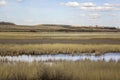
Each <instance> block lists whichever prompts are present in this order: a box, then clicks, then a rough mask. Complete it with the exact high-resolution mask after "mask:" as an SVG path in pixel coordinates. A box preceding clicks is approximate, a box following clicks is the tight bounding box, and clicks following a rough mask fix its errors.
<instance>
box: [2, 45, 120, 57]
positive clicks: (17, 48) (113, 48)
mask: <svg viewBox="0 0 120 80" xmlns="http://www.w3.org/2000/svg"><path fill="white" fill-rule="evenodd" d="M107 52H120V45H113V44H111V45H110V44H86V45H83V44H24V45H18V44H0V55H23V54H25V55H38V54H60V53H61V54H76V53H78V54H80V53H96V54H102V53H107Z"/></svg>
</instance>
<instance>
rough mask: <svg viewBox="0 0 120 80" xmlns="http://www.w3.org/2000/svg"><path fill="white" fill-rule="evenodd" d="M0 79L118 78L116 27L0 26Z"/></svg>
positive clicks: (119, 56) (119, 43)
mask: <svg viewBox="0 0 120 80" xmlns="http://www.w3.org/2000/svg"><path fill="white" fill-rule="evenodd" d="M0 31H1V32H0V80H119V79H120V77H119V74H120V29H118V28H106V27H87V26H86V27H83V26H81V27H80V26H79V27H76V26H70V25H36V26H25V25H24V26H21V25H16V24H4V25H3V24H1V25H0Z"/></svg>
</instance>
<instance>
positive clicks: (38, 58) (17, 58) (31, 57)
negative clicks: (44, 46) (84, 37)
mask: <svg viewBox="0 0 120 80" xmlns="http://www.w3.org/2000/svg"><path fill="white" fill-rule="evenodd" d="M86 59H88V60H91V61H98V60H104V61H106V62H108V61H110V60H113V61H116V62H117V61H119V60H120V53H106V54H103V55H99V56H95V55H94V54H91V55H86V54H79V55H69V54H58V55H20V56H0V60H8V61H25V62H32V61H49V60H50V61H57V60H67V61H77V60H86Z"/></svg>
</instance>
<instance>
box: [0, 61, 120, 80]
mask: <svg viewBox="0 0 120 80" xmlns="http://www.w3.org/2000/svg"><path fill="white" fill-rule="evenodd" d="M0 64H1V65H0V80H120V76H119V75H120V62H118V63H115V62H109V63H106V62H91V61H81V62H62V63H60V62H58V63H56V64H53V65H52V66H50V65H48V64H44V63H38V62H33V63H25V62H17V63H12V64H10V63H1V62H0Z"/></svg>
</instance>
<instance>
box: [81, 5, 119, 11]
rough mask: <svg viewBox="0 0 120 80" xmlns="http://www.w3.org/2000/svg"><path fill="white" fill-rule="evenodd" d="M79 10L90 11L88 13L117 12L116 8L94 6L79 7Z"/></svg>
mask: <svg viewBox="0 0 120 80" xmlns="http://www.w3.org/2000/svg"><path fill="white" fill-rule="evenodd" d="M80 9H81V10H90V11H112V10H118V9H117V8H116V7H110V6H109V7H108V6H95V7H80Z"/></svg>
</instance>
